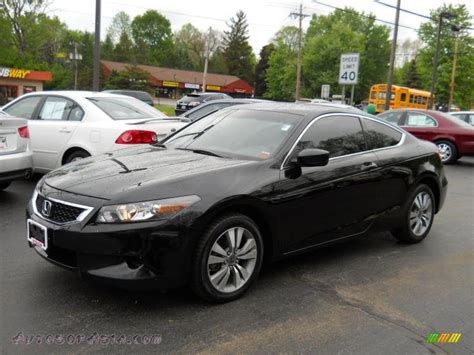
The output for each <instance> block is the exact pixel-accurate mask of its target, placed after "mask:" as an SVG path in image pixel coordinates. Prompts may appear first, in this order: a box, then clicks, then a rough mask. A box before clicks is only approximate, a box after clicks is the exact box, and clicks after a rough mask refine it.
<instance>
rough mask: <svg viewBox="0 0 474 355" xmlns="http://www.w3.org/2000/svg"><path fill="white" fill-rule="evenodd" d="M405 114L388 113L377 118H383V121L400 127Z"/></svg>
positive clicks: (398, 112)
mask: <svg viewBox="0 0 474 355" xmlns="http://www.w3.org/2000/svg"><path fill="white" fill-rule="evenodd" d="M402 114H403V112H400V111H395V112H394V111H386V112H384V113H382V114H380V115H378V116H377V117H380V118H382V119H383V120H385V121H387V122H390V123H393V124H395V125H398V124H399V122H400V118H401V117H402Z"/></svg>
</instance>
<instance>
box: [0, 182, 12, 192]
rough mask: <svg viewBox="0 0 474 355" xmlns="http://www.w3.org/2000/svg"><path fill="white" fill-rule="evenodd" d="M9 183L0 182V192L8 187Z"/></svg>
mask: <svg viewBox="0 0 474 355" xmlns="http://www.w3.org/2000/svg"><path fill="white" fill-rule="evenodd" d="M11 183H12V182H11V181H3V182H0V191H1V190H5V189H6V188H7V187H8V186H10V184H11Z"/></svg>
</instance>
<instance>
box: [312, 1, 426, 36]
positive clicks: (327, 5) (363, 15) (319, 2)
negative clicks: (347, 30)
mask: <svg viewBox="0 0 474 355" xmlns="http://www.w3.org/2000/svg"><path fill="white" fill-rule="evenodd" d="M313 2H314V3H316V4H319V5H322V6H326V7H330V8H331V9H334V10H340V11H344V12H347V13H351V14H357V15H359V16H362V17H365V18H369V19H373V20H375V21H378V22H381V23H385V24H387V25H391V26H395V24H394V23H393V22H390V21H386V20H382V19H379V18H376V17H375V16H370V15H365V14H361V13H359V12H357V11H354V10H350V9H342V8H340V7H337V6H333V5H330V4H327V3H324V2H321V1H318V0H313ZM398 27H403V28H407V29H410V30H413V31H416V32H418V29H417V28H414V27H410V26H405V25H400V24H398Z"/></svg>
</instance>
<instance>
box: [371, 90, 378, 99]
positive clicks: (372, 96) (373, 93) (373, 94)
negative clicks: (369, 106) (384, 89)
mask: <svg viewBox="0 0 474 355" xmlns="http://www.w3.org/2000/svg"><path fill="white" fill-rule="evenodd" d="M376 97H377V92H376V91H375V90H374V91H372V92H371V93H370V98H371V99H372V100H375V98H376Z"/></svg>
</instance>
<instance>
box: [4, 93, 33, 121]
mask: <svg viewBox="0 0 474 355" xmlns="http://www.w3.org/2000/svg"><path fill="white" fill-rule="evenodd" d="M40 100H41V96H31V97H25V98H24V99H21V100H20V101H17V102H15V103H14V104H13V105H11V106H9V107H7V108H5V109H3V111H5V112H7V113H9V114H10V115H12V116H16V117H21V118H26V119H31V117H32V116H33V113H34V112H35V109H36V106H37V105H38V103H39V102H40Z"/></svg>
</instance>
